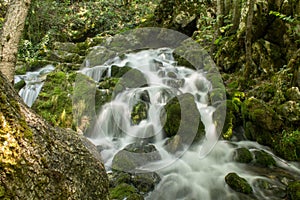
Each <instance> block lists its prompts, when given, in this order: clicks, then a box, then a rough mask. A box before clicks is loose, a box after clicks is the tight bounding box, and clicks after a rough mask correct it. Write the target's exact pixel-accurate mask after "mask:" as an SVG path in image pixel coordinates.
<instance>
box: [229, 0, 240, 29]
mask: <svg viewBox="0 0 300 200" xmlns="http://www.w3.org/2000/svg"><path fill="white" fill-rule="evenodd" d="M241 3H242V2H241V0H234V2H233V6H234V7H233V13H232V15H233V16H232V27H231V28H230V31H229V33H236V31H237V29H238V28H239V25H240V20H241V7H242V6H241Z"/></svg>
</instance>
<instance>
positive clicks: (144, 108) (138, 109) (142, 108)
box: [131, 101, 148, 124]
mask: <svg viewBox="0 0 300 200" xmlns="http://www.w3.org/2000/svg"><path fill="white" fill-rule="evenodd" d="M147 116H148V105H147V104H146V103H145V102H142V101H139V102H138V103H136V104H135V105H134V106H133V108H132V111H131V121H132V123H133V124H139V123H140V122H141V121H142V120H144V119H147Z"/></svg>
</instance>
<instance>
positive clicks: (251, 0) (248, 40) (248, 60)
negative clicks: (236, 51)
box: [244, 0, 255, 78]
mask: <svg viewBox="0 0 300 200" xmlns="http://www.w3.org/2000/svg"><path fill="white" fill-rule="evenodd" d="M254 1H255V0H249V10H248V14H247V23H246V39H245V46H246V64H245V69H244V77H245V78H249V76H250V71H251V68H252V63H253V61H252V22H253V14H254Z"/></svg>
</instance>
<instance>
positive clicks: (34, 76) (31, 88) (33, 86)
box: [15, 65, 54, 107]
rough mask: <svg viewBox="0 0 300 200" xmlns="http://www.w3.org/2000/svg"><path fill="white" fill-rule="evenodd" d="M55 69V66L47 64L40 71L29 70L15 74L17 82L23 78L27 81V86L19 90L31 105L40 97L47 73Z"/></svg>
mask: <svg viewBox="0 0 300 200" xmlns="http://www.w3.org/2000/svg"><path fill="white" fill-rule="evenodd" d="M53 70H54V66H52V65H47V66H45V67H43V68H41V69H39V70H38V71H34V72H27V73H26V74H25V75H16V76H15V84H17V83H18V82H20V81H21V80H24V81H25V83H26V84H25V86H24V87H23V88H22V89H21V90H20V91H19V95H20V96H21V97H22V99H23V100H24V102H25V104H27V105H28V106H29V107H31V106H32V104H33V103H34V101H35V100H36V98H37V97H38V95H39V93H40V91H41V89H42V87H43V81H44V80H45V79H46V75H47V74H48V73H49V72H51V71H53Z"/></svg>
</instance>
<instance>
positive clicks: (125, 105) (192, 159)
mask: <svg viewBox="0 0 300 200" xmlns="http://www.w3.org/2000/svg"><path fill="white" fill-rule="evenodd" d="M113 65H114V66H119V67H123V66H125V65H126V66H129V67H130V68H132V69H137V70H139V71H140V72H141V73H142V74H143V75H144V77H145V78H146V79H147V84H146V85H144V84H141V85H140V86H141V87H128V88H126V89H125V90H123V91H122V92H119V93H117V94H116V95H115V96H114V98H113V99H112V100H111V101H110V102H108V103H106V104H105V105H104V106H102V109H101V110H100V112H99V114H98V117H97V121H96V123H95V126H94V128H93V129H92V131H91V133H90V135H91V137H90V140H91V141H92V142H93V143H94V144H95V145H97V146H100V147H101V154H102V157H103V159H104V161H105V165H106V168H107V170H108V171H110V170H111V168H112V165H113V159H114V156H115V155H116V154H117V153H118V152H120V151H121V150H124V148H125V147H126V146H127V145H129V144H132V143H135V142H137V141H145V140H146V141H147V142H148V143H151V144H152V145H154V146H155V148H156V150H157V152H159V155H160V157H161V159H160V160H155V161H153V162H148V163H145V164H144V165H142V166H139V168H138V169H132V170H146V171H155V172H157V173H158V174H159V175H160V176H161V181H160V183H159V184H158V185H157V186H156V187H155V189H154V191H153V192H151V193H149V194H148V196H147V197H146V199H149V200H152V199H165V200H169V199H189V200H192V199H195V200H199V199H205V200H208V199H213V200H215V199H240V198H242V197H243V196H239V195H238V194H236V193H234V192H233V190H231V189H230V188H229V187H228V185H227V184H226V182H225V180H224V177H225V176H226V175H227V174H228V173H230V172H236V173H238V174H239V175H240V176H242V177H244V178H245V179H246V180H247V181H248V182H249V183H250V185H251V187H252V188H253V194H254V196H253V198H255V199H256V198H258V199H281V198H277V197H276V196H274V195H272V191H273V190H274V191H275V192H276V191H277V190H276V189H278V188H270V189H269V190H265V191H262V190H261V189H260V187H259V186H258V185H259V184H258V182H259V181H261V180H264V181H266V182H268V183H269V184H270V185H278V184H279V185H280V184H281V185H282V183H278V180H275V179H272V178H269V177H268V176H267V175H264V173H263V172H262V173H260V172H257V170H255V169H254V168H255V167H253V170H251V167H249V166H247V165H245V164H238V163H237V162H234V161H233V153H234V151H235V150H236V149H237V148H240V147H246V148H247V149H249V150H250V151H251V152H254V151H257V150H264V151H265V152H268V153H269V154H271V155H273V154H272V152H271V151H269V149H268V148H266V147H264V146H261V145H258V144H257V143H254V142H250V141H239V142H229V141H222V140H220V141H218V142H217V143H216V144H215V143H214V141H215V140H217V139H218V134H217V133H216V127H215V124H214V123H213V118H212V115H213V113H214V111H215V108H214V107H213V106H211V105H210V102H209V96H208V95H209V91H210V90H211V88H212V85H211V83H210V81H209V80H207V79H206V74H205V72H204V71H195V70H192V69H188V68H185V67H183V66H176V62H175V61H174V59H173V56H172V50H171V49H166V48H162V49H155V50H153V49H149V50H143V51H140V52H136V53H128V54H126V55H125V57H124V58H123V59H114V60H113V62H112V61H110V62H108V63H106V64H104V65H101V66H95V67H93V68H84V69H82V70H81V73H83V74H86V75H88V76H90V77H92V78H93V79H94V80H95V81H99V80H101V79H103V78H104V77H109V76H110V75H111V68H112V66H113ZM105 71H107V72H106V73H105ZM125 76H126V75H125ZM132 79H134V77H132ZM145 93H146V94H147V95H146V97H145ZM185 93H189V94H192V95H193V97H194V100H195V104H196V106H197V109H198V111H199V113H200V115H201V121H202V123H203V124H204V125H205V132H206V135H205V138H204V139H203V140H202V143H201V142H200V143H199V144H198V146H196V147H193V148H189V147H187V148H186V149H185V150H184V151H179V152H176V153H175V154H174V153H169V152H168V151H167V150H166V148H165V144H166V141H167V140H168V138H165V137H164V131H163V124H162V121H161V118H160V116H161V113H162V112H163V110H164V106H165V105H166V104H167V102H168V101H169V100H170V99H171V98H172V97H174V96H177V95H180V94H185ZM141 99H142V100H143V101H145V102H146V104H147V109H148V112H147V116H146V117H145V118H144V119H142V120H141V121H140V122H139V123H138V124H134V123H132V121H131V112H132V110H133V107H134V105H136V103H137V102H139V101H141ZM183 112H184V111H183ZM147 139H148V140H147ZM177 153H178V154H177ZM129 154H130V152H129ZM139 156H140V155H138V154H134V155H133V157H137V158H138V159H139ZM273 157H274V159H275V160H276V165H277V166H280V167H281V168H284V169H287V170H289V171H292V172H293V173H296V174H300V170H299V168H297V166H296V165H293V164H291V163H287V162H285V161H283V160H281V159H279V158H278V157H276V156H274V155H273ZM141 159H142V157H141ZM124 164H126V163H124ZM266 191H267V192H266ZM268 192H269V193H268Z"/></svg>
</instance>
